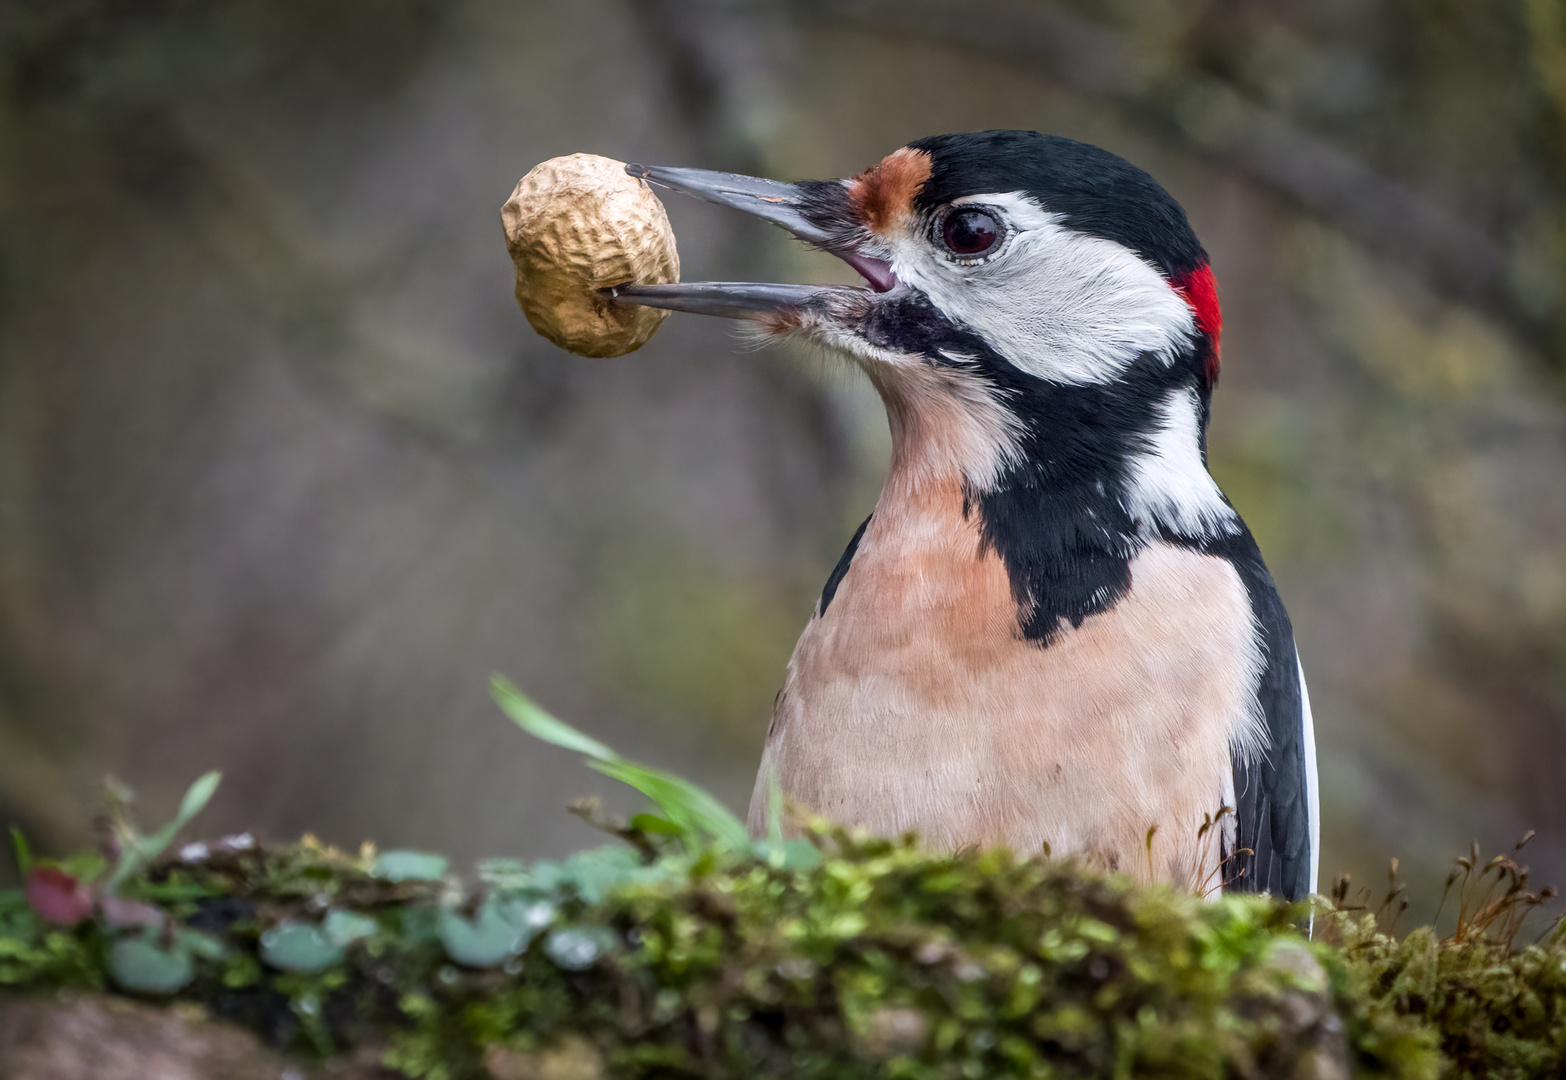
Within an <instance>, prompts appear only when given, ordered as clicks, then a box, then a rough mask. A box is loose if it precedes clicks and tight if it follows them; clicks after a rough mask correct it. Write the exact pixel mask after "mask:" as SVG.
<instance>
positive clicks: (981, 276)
mask: <svg viewBox="0 0 1566 1080" xmlns="http://www.w3.org/2000/svg"><path fill="white" fill-rule="evenodd" d="M627 171H628V172H630V173H631V174H632V175H633V176H638V177H641V178H643V179H646V180H648V181H650V182H651V183H654V184H658V185H661V186H664V187H667V188H673V189H676V190H678V191H683V192H687V193H690V194H692V195H697V196H700V197H702V198H705V199H708V200H711V201H714V202H718V203H722V204H724V205H727V206H731V207H736V208H738V209H741V210H744V211H747V212H749V213H751V214H754V215H757V216H759V217H762V218H765V219H767V220H769V221H772V222H774V223H776V224H778V225H781V226H783V227H784V228H786V229H788V230H789V231H791V232H792V233H793V234H794V235H795V236H797V237H799V238H800V239H803V240H805V241H807V242H808V243H810V244H812V245H814V246H816V247H818V248H820V249H823V250H825V251H828V252H831V253H832V254H835V255H837V256H839V257H841V258H843V259H844V260H846V261H847V262H848V263H849V264H851V265H852V266H853V267H854V268H855V269H857V270H858V271H859V273H860V274H861V275H862V276H863V277H864V279H865V281H866V283H867V286H868V287H846V286H826V287H821V286H806V285H776V284H751V283H725V282H705V283H689V284H677V285H650V286H626V287H621V288H619V289H617V290H613V292H612V295H613V296H615V297H616V298H618V300H619V301H621V302H631V303H638V304H646V305H653V306H657V307H664V308H672V309H674V310H679V311H692V312H699V313H705V314H712V315H722V316H728V317H733V318H740V319H746V320H749V321H751V322H752V323H754V324H756V325H757V326H758V327H759V328H760V330H761V332H762V333H763V334H764V335H767V336H776V337H783V336H789V335H798V336H801V337H804V338H807V339H810V340H812V341H815V342H818V343H821V344H824V345H827V346H829V347H831V348H833V349H835V350H838V351H840V352H842V353H844V354H846V355H847V356H848V357H850V358H851V359H852V360H853V361H854V362H855V363H857V364H858V366H859V367H860V368H861V369H862V370H863V371H864V373H865V374H866V375H867V376H868V377H869V379H870V381H871V382H872V383H873V384H874V386H875V388H876V390H877V391H879V393H880V395H881V398H882V399H883V401H884V402H885V404H886V411H887V417H888V420H889V422H890V425H891V432H892V440H893V451H892V461H891V468H890V472H889V475H888V476H887V479H886V483H885V487H884V488H883V490H882V492H881V496H880V498H879V500H878V501H877V503H876V505H875V509H874V512H873V513H872V514H871V516H870V517H869V519H868V520H866V522H865V523H864V524H863V525H862V526H860V528H859V531H858V532H857V533H856V534H855V535H854V537H853V539H852V540H851V541H850V542H849V544H848V549H847V550H846V551H845V552H844V553H843V557H842V559H841V561H840V562H839V563H838V565H837V567H836V569H834V570H833V571H832V574H831V576H830V578H829V579H828V581H827V583H826V587H825V588H824V589H823V590H822V592H821V598H820V601H819V603H818V605H817V607H816V610H815V613H814V616H813V617H812V618H811V620H810V623H809V624H808V625H807V626H806V628H805V631H804V634H803V635H802V636H801V638H800V640H799V644H798V646H797V647H796V648H795V650H794V655H793V658H792V659H791V660H790V662H789V665H788V672H787V676H786V679H785V682H784V686H783V690H782V693H781V694H780V695H779V698H778V703H777V707H776V711H775V713H774V716H773V719H772V725H771V727H770V729H769V730H768V733H767V740H766V749H765V751H764V756H763V765H762V777H763V778H762V780H760V781H758V784H757V788H756V794H755V796H754V798H753V800H752V804H751V827H752V828H753V829H756V828H760V827H761V826H762V825H763V824H764V822H765V821H766V819H767V814H768V807H767V802H768V798H769V792H771V791H773V790H781V792H782V794H783V795H784V796H785V797H786V798H787V799H789V800H790V801H792V802H794V803H797V804H799V805H800V806H802V807H805V808H808V809H810V810H813V811H815V812H818V813H820V814H822V815H825V816H827V817H829V818H832V819H835V820H838V821H842V822H846V823H852V824H856V825H860V826H863V827H866V828H868V829H870V830H872V831H874V832H878V833H883V834H889V835H897V834H901V833H904V832H907V831H912V832H916V833H918V834H919V836H920V837H921V838H922V840H923V841H924V842H925V843H927V844H929V845H932V846H935V847H941V848H948V849H950V848H957V847H961V846H964V845H970V844H1006V845H1008V846H1010V847H1011V848H1012V849H1014V850H1016V851H1019V852H1035V851H1039V850H1040V849H1043V848H1046V846H1047V848H1048V849H1049V850H1051V851H1053V852H1054V853H1056V854H1061V853H1068V852H1069V853H1075V854H1078V855H1080V856H1081V857H1083V858H1086V859H1088V860H1089V861H1092V862H1095V863H1097V864H1099V865H1102V866H1103V867H1105V868H1108V869H1112V870H1114V869H1118V870H1120V871H1124V872H1128V873H1131V874H1132V875H1134V876H1137V877H1139V878H1142V879H1159V880H1166V881H1172V882H1176V883H1180V884H1183V885H1185V886H1188V887H1190V888H1193V889H1196V890H1198V891H1204V892H1206V891H1212V889H1213V887H1214V886H1216V885H1219V884H1222V885H1223V887H1225V888H1231V889H1240V890H1246V891H1270V892H1273V893H1277V894H1281V895H1282V896H1284V897H1287V898H1290V899H1294V898H1297V897H1300V896H1303V895H1305V894H1306V893H1308V892H1311V891H1313V890H1314V889H1315V885H1316V876H1317V861H1318V855H1317V850H1318V816H1319V815H1318V796H1317V784H1316V759H1315V740H1314V735H1313V733H1312V727H1311V716H1310V705H1309V701H1308V699H1307V697H1306V691H1305V685H1304V681H1303V678H1302V675H1301V670H1300V664H1299V660H1298V658H1297V655H1296V652H1295V645H1294V637H1293V631H1292V630H1291V628H1290V624H1289V618H1288V615H1287V613H1286V612H1285V611H1284V608H1283V604H1282V603H1281V601H1280V600H1279V598H1278V593H1277V591H1276V589H1275V588H1274V585H1273V581H1272V577H1271V575H1270V574H1269V573H1268V571H1267V568H1266V566H1265V564H1264V563H1263V562H1262V557H1261V554H1260V553H1259V551H1258V550H1257V547H1256V543H1255V541H1254V540H1253V539H1252V538H1251V534H1250V532H1249V531H1248V530H1247V529H1246V527H1245V524H1244V523H1243V522H1242V521H1241V520H1240V517H1239V515H1238V514H1237V513H1235V511H1234V508H1233V507H1232V506H1231V505H1230V504H1229V501H1228V500H1227V499H1226V498H1225V497H1224V495H1223V493H1222V492H1221V491H1220V490H1219V489H1218V486H1217V484H1216V483H1214V481H1213V479H1212V477H1211V476H1210V475H1209V474H1208V471H1207V466H1206V457H1207V447H1206V433H1207V423H1208V410H1209V405H1210V402H1211V398H1212V390H1213V385H1214V382H1215V380H1216V379H1217V376H1218V357H1219V334H1220V330H1221V324H1222V318H1221V315H1220V312H1219V306H1218V297H1217V288H1216V284H1215V281H1214V278H1213V272H1212V270H1211V268H1210V266H1209V264H1208V258H1207V254H1206V252H1205V251H1204V250H1203V249H1202V246H1201V244H1200V243H1198V241H1197V239H1196V236H1195V234H1194V233H1193V232H1192V230H1191V227H1190V225H1189V223H1188V222H1187V220H1186V215H1185V212H1184V210H1182V209H1181V207H1180V205H1179V204H1178V203H1177V202H1175V200H1174V199H1173V198H1172V197H1171V196H1170V195H1169V194H1168V193H1167V192H1166V191H1164V189H1163V188H1162V187H1160V186H1159V185H1158V183H1156V182H1155V181H1154V180H1153V179H1152V178H1151V177H1150V176H1149V175H1148V174H1147V173H1145V172H1143V171H1142V170H1141V169H1138V168H1136V167H1135V166H1133V165H1131V164H1129V163H1128V162H1126V161H1124V160H1123V159H1121V158H1119V157H1117V156H1115V155H1113V154H1110V153H1108V152H1106V151H1104V150H1101V149H1098V148H1097V147H1093V146H1089V145H1086V144H1084V143H1080V142H1075V141H1073V140H1070V139H1065V138H1059V137H1056V136H1050V135H1041V134H1038V133H1035V132H1026V131H985V132H978V133H974V134H963V135H940V136H935V137H933V138H928V139H921V140H919V141H917V142H914V143H910V144H909V145H907V146H905V147H903V148H902V149H900V150H897V151H896V152H894V153H892V154H891V155H889V156H888V157H886V158H885V159H883V160H882V161H881V162H880V163H879V164H877V165H875V166H873V167H872V168H870V169H868V170H866V171H865V172H863V173H861V174H859V175H858V176H856V177H853V178H851V179H846V180H830V181H806V182H802V183H798V184H784V183H778V182H776V181H771V180H763V179H758V178H754V177H747V176H737V175H733V174H727V173H716V172H707V171H702V170H695V169H681V168H662V167H648V166H640V165H632V166H628V167H627ZM769 777H770V778H773V779H769ZM1215 822H1216V824H1214V823H1215ZM1204 826H1205V827H1204Z"/></svg>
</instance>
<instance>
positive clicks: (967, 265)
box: [614, 131, 1234, 598]
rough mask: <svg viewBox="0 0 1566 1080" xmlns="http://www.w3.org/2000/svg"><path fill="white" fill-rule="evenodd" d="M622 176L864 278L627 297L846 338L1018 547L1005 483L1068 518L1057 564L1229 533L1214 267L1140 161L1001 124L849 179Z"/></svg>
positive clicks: (788, 331) (909, 442)
mask: <svg viewBox="0 0 1566 1080" xmlns="http://www.w3.org/2000/svg"><path fill="white" fill-rule="evenodd" d="M627 171H628V172H630V173H631V174H632V175H634V176H639V177H642V178H644V179H646V180H648V181H650V182H652V183H654V184H659V185H662V186H664V187H669V188H674V189H676V190H679V191H684V192H688V193H690V194H693V195H697V196H700V197H702V198H705V199H709V200H711V201H713V202H718V203H722V204H724V205H727V206H732V207H736V208H738V209H741V210H745V211H747V212H749V213H752V214H755V215H757V216H759V217H762V218H765V219H767V220H769V221H772V222H774V223H776V224H778V225H781V226H783V227H784V228H786V229H788V230H789V231H791V232H792V233H793V234H794V235H795V236H797V237H799V238H800V239H802V240H805V241H807V242H808V243H810V244H812V245H814V246H816V247H818V248H821V249H822V250H825V251H828V252H831V253H832V254H834V255H837V256H839V257H841V258H842V259H844V260H845V261H847V262H848V263H849V264H850V265H852V266H853V267H854V268H855V269H856V270H858V271H859V273H860V274H861V275H862V276H863V277H864V279H865V281H866V287H857V288H856V287H846V286H824V287H823V286H804V285H770V284H745V283H726V282H703V283H688V284H679V285H650V286H626V287H623V288H621V289H618V290H615V291H614V295H615V296H616V297H618V298H620V299H622V300H626V301H630V302H634V303H639V304H649V305H654V306H659V307H666V308H672V309H675V310H682V311H694V312H701V313H706V314H713V315H723V316H728V317H732V318H742V319H747V320H750V321H752V322H753V323H755V324H757V325H758V326H759V327H760V328H761V330H762V331H763V332H764V333H767V334H773V335H803V336H805V337H808V338H810V339H814V340H816V341H819V342H821V343H823V344H826V345H830V346H833V347H836V348H838V349H841V350H843V351H845V352H847V353H848V354H850V355H851V356H853V357H854V358H855V359H857V360H858V362H859V363H860V365H861V366H862V367H863V368H864V369H865V371H866V372H867V374H868V375H869V376H870V378H871V379H872V381H873V382H874V383H875V385H876V387H877V389H878V390H879V391H880V392H881V395H882V397H883V398H884V399H885V400H886V403H887V407H888V413H889V415H890V417H891V421H892V426H893V435H894V446H895V447H896V449H894V455H898V454H901V455H902V457H903V459H904V460H903V462H902V465H903V471H904V472H905V473H907V474H908V475H909V477H910V478H911V480H912V482H914V483H918V482H920V480H921V479H922V478H925V477H933V476H934V475H937V474H941V473H943V472H944V473H951V474H955V477H956V479H958V480H959V481H960V482H961V484H962V485H963V487H964V490H965V491H966V492H967V493H968V494H969V496H971V497H972V499H973V500H974V501H975V502H976V503H977V504H978V505H979V506H980V509H981V512H982V513H983V515H984V518H985V528H986V532H987V536H988V538H989V539H990V541H991V542H993V543H994V544H995V546H996V547H998V548H1001V549H1003V553H1004V547H1005V545H1004V544H1003V543H1002V539H1001V538H1000V537H999V533H1000V532H1002V531H1004V527H1005V526H1004V524H1003V523H1002V522H1001V521H1000V520H999V519H1001V518H1005V517H1007V516H1008V515H1009V516H1010V517H1013V518H1014V517H1016V516H1017V514H1016V512H1013V511H1012V510H1008V508H1007V506H1006V505H1003V503H1004V501H1005V500H1006V499H1008V498H1009V499H1012V500H1013V501H1017V500H1020V502H1019V503H1018V505H1021V503H1028V504H1029V505H1035V504H1039V503H1040V502H1041V501H1042V503H1043V504H1045V512H1047V513H1049V514H1052V515H1053V518H1054V521H1055V525H1056V526H1058V527H1056V528H1052V529H1051V530H1050V531H1051V532H1052V533H1053V534H1057V535H1058V542H1057V544H1056V546H1057V547H1060V550H1058V551H1035V552H1032V553H1019V555H1018V557H1019V558H1028V559H1034V558H1037V559H1043V560H1045V561H1046V562H1051V561H1052V562H1060V561H1061V560H1069V558H1070V557H1071V556H1072V554H1073V553H1081V552H1084V551H1087V552H1089V553H1098V554H1105V553H1107V554H1110V555H1112V557H1114V558H1116V559H1119V558H1121V557H1126V556H1129V554H1130V553H1132V552H1133V551H1134V549H1135V548H1136V546H1137V544H1138V543H1140V542H1145V540H1146V539H1147V538H1149V537H1151V536H1154V535H1160V534H1161V535H1164V536H1170V535H1174V536H1183V537H1187V538H1192V539H1197V538H1200V537H1202V536H1210V535H1216V534H1220V533H1224V532H1227V531H1231V530H1232V528H1233V527H1234V526H1233V525H1232V524H1231V521H1232V519H1233V511H1232V510H1230V509H1229V507H1228V504H1227V502H1226V501H1225V500H1224V499H1223V496H1222V495H1221V494H1220V493H1219V492H1218V490H1217V488H1216V486H1214V485H1213V483H1212V480H1211V479H1210V478H1209V477H1208V476H1207V472H1206V469H1205V432H1206V426H1207V411H1208V402H1209V399H1210V395H1211V390H1212V386H1213V383H1214V381H1215V380H1216V378H1217V374H1218V344H1219V342H1218V339H1219V331H1220V326H1221V319H1220V314H1219V308H1218V300H1217V292H1216V286H1215V282H1214V279H1213V275H1212V271H1211V270H1210V269H1209V267H1208V261H1207V254H1206V252H1204V251H1203V250H1202V246H1201V244H1200V243H1198V242H1197V239H1196V236H1195V234H1194V233H1193V232H1192V231H1191V227H1190V225H1189V223H1188V222H1187V221H1186V216H1185V212H1184V211H1183V210H1182V209H1181V208H1180V206H1179V204H1178V203H1176V202H1175V200H1174V199H1173V198H1172V197H1170V195H1169V194H1168V192H1166V191H1164V189H1163V188H1162V187H1160V186H1159V185H1158V184H1157V183H1156V182H1155V181H1154V180H1153V179H1152V177H1150V176H1148V174H1147V173H1145V172H1143V171H1142V170H1141V169H1138V168H1136V167H1135V166H1134V165H1131V164H1130V163H1129V162H1126V161H1124V160H1123V159H1121V158H1119V157H1116V156H1115V155H1113V154H1111V153H1108V152H1107V151H1104V150H1100V149H1098V148H1097V147H1093V146H1089V145H1086V144H1084V143H1080V142H1075V141H1073V140H1071V139H1065V138H1060V137H1057V136H1051V135H1041V134H1038V133H1036V132H1027V131H985V132H978V133H974V134H964V135H939V136H935V137H932V138H927V139H920V140H919V141H917V142H913V143H910V144H909V145H907V146H905V147H903V148H902V149H900V150H897V151H895V152H894V153H892V154H890V155H889V156H887V157H886V158H885V159H883V160H882V161H881V162H880V163H879V164H877V165H875V166H873V167H871V168H870V169H868V170H866V171H865V172H863V173H861V174H859V175H858V176H856V177H853V178H851V179H846V180H829V181H805V182H802V183H798V184H784V183H778V182H775V181H771V180H761V179H756V178H753V177H744V176H735V175H732V174H726V173H713V172H705V171H700V170H694V169H678V168H662V167H649V166H641V165H631V166H627ZM897 471H898V465H897V458H896V457H895V456H894V473H896V472H897ZM1026 516H1028V517H1030V518H1031V517H1035V516H1036V513H1033V512H1030V513H1029V514H1027V515H1026ZM1034 531H1037V530H1034ZM1030 543H1031V541H1030ZM1008 561H1010V560H1009V559H1008ZM1019 598H1020V597H1019Z"/></svg>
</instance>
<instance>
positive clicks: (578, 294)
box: [500, 154, 680, 357]
mask: <svg viewBox="0 0 1566 1080" xmlns="http://www.w3.org/2000/svg"><path fill="white" fill-rule="evenodd" d="M500 218H501V221H502V223H503V224H504V225H505V228H506V247H507V249H509V250H510V252H511V259H512V261H513V262H514V263H515V264H516V269H517V303H519V304H521V305H522V313H523V314H524V315H526V316H527V321H528V322H529V323H531V324H532V325H533V329H534V330H537V331H538V332H539V333H540V334H542V335H543V336H544V337H546V338H548V339H549V340H550V341H553V342H554V343H555V344H556V345H559V346H560V347H561V348H562V349H567V350H569V351H570V352H574V353H576V354H577V355H578V356H594V357H607V356H624V355H625V354H626V353H628V352H634V351H635V350H637V349H639V348H641V347H642V346H643V345H644V344H646V343H647V339H648V338H650V337H652V335H653V331H654V330H656V329H658V324H659V323H661V322H662V321H663V320H664V317H665V316H666V315H668V312H667V311H663V310H660V309H658V308H649V307H640V306H638V305H635V304H622V303H617V302H615V301H613V300H610V299H608V298H607V297H605V296H604V295H603V294H602V293H600V291H599V290H601V289H606V288H610V287H611V286H615V285H625V284H631V283H634V284H637V285H650V284H667V283H670V282H676V281H679V280H680V256H679V253H678V252H677V251H675V248H674V230H673V229H672V228H670V227H669V216H668V215H667V214H666V213H664V209H663V204H662V203H661V202H659V201H658V197H657V196H656V195H654V194H653V192H652V188H650V187H648V185H647V182H646V181H644V180H638V179H636V178H634V177H631V176H627V175H626V172H625V165H624V163H622V162H619V161H615V160H613V159H612V158H606V157H600V156H598V155H597V154H570V155H567V156H566V157H557V158H551V159H550V160H548V161H545V162H543V163H542V164H540V165H535V166H534V167H533V168H532V170H531V171H529V172H528V174H527V175H526V176H524V177H523V178H522V179H521V180H519V181H517V186H516V190H515V191H513V192H512V193H511V198H509V199H507V200H506V204H505V206H504V207H502V208H501V211H500Z"/></svg>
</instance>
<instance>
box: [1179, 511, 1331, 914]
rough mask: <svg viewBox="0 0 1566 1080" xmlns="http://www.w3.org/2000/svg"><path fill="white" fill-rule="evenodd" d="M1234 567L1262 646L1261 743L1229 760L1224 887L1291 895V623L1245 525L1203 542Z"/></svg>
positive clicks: (1300, 766) (1295, 825) (1297, 813)
mask: <svg viewBox="0 0 1566 1080" xmlns="http://www.w3.org/2000/svg"><path fill="white" fill-rule="evenodd" d="M1203 550H1205V551H1207V552H1208V553H1209V554H1212V555H1218V556H1221V557H1222V558H1225V559H1228V560H1229V561H1230V562H1231V563H1233V564H1234V568H1235V569H1236V570H1237V571H1239V574H1240V580H1241V581H1243V582H1244V583H1245V588H1246V591H1247V592H1248V593H1249V594H1250V598H1251V611H1252V613H1253V615H1254V616H1255V618H1256V625H1257V628H1258V629H1259V630H1260V632H1261V635H1262V644H1263V647H1264V649H1265V651H1266V661H1265V667H1264V669H1263V671H1262V677H1261V683H1260V685H1259V687H1258V688H1257V694H1258V697H1259V698H1260V703H1261V711H1262V716H1263V718H1264V723H1265V726H1266V734H1267V746H1266V748H1265V750H1264V751H1263V752H1262V753H1261V754H1260V755H1259V756H1258V757H1257V759H1256V760H1254V761H1251V762H1248V763H1247V762H1245V761H1242V760H1236V761H1235V763H1234V795H1235V803H1236V805H1235V808H1234V809H1235V821H1236V824H1237V828H1236V836H1235V842H1234V846H1233V848H1229V847H1228V846H1227V845H1226V847H1225V850H1224V856H1225V858H1226V859H1228V860H1229V861H1228V862H1227V863H1226V864H1225V872H1224V887H1225V888H1226V889H1234V890H1236V891H1239V892H1270V893H1273V894H1274V895H1277V896H1282V897H1285V898H1286V899H1289V900H1298V899H1300V898H1301V897H1303V896H1305V895H1306V894H1307V893H1308V892H1309V891H1310V889H1311V886H1312V882H1311V880H1310V870H1311V867H1310V863H1311V835H1310V803H1309V790H1310V789H1309V786H1308V780H1307V778H1306V774H1305V718H1304V702H1303V701H1302V700H1301V696H1300V671H1299V658H1298V654H1297V653H1296V652H1295V648H1294V628H1293V626H1292V625H1290V623H1289V613H1288V612H1287V611H1285V610H1284V608H1283V601H1282V600H1281V599H1279V597H1278V589H1277V586H1275V585H1274V584H1273V580H1272V574H1270V573H1269V572H1268V570H1267V565H1266V563H1264V562H1263V561H1262V557H1261V552H1260V551H1259V550H1258V549H1257V547H1256V541H1255V540H1254V539H1253V538H1252V537H1251V534H1250V530H1248V529H1246V528H1245V527H1244V526H1243V525H1242V526H1241V532H1240V533H1239V534H1238V535H1235V536H1227V537H1223V538H1221V539H1218V540H1214V541H1211V542H1209V543H1207V544H1204V545H1203Z"/></svg>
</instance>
